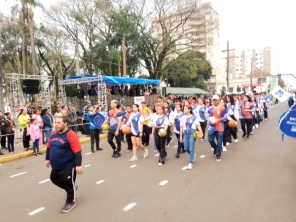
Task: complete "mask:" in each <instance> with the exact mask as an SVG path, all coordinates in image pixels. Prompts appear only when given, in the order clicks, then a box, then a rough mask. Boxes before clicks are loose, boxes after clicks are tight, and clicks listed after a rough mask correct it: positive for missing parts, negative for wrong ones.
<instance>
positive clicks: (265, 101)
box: [261, 92, 269, 120]
mask: <svg viewBox="0 0 296 222" xmlns="http://www.w3.org/2000/svg"><path fill="white" fill-rule="evenodd" d="M261 103H262V104H263V113H264V119H265V120H268V103H269V99H268V96H267V95H266V93H265V92H264V93H262V96H261Z"/></svg>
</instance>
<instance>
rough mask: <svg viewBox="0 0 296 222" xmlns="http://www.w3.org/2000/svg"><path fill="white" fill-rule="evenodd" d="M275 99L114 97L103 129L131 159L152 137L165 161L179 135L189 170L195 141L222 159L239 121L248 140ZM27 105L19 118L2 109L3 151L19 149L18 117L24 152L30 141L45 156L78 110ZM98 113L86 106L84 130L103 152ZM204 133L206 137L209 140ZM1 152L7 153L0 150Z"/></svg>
mask: <svg viewBox="0 0 296 222" xmlns="http://www.w3.org/2000/svg"><path fill="white" fill-rule="evenodd" d="M273 102H274V101H273V98H272V96H270V95H267V94H266V93H262V94H257V93H255V94H254V95H252V96H249V95H244V94H239V95H225V96H218V95H214V96H212V97H206V96H204V95H201V96H200V97H194V96H190V97H187V98H182V97H179V96H168V97H166V98H165V99H164V100H163V98H162V97H161V96H159V97H158V99H157V102H156V103H155V104H154V105H153V106H151V105H147V104H146V102H144V101H143V102H142V103H141V105H140V107H139V106H138V105H137V104H134V105H126V106H124V107H123V106H122V105H120V104H118V102H117V101H116V100H112V101H111V104H110V106H111V107H110V110H109V112H108V118H106V120H105V122H104V123H103V124H102V126H103V127H102V128H104V126H105V125H107V124H109V127H107V129H108V128H109V129H108V143H109V144H110V146H111V148H112V150H113V153H112V157H114V158H118V157H120V156H121V145H122V143H123V142H125V141H126V142H127V146H128V147H127V149H128V150H131V151H132V152H133V155H132V157H131V159H130V161H135V160H137V159H138V157H137V150H138V148H140V149H141V150H142V151H143V155H144V158H146V157H147V156H148V149H147V146H149V143H150V136H152V137H153V140H152V141H153V148H154V152H159V161H158V164H159V165H163V164H165V159H166V156H167V152H166V147H168V146H169V144H170V142H171V140H172V136H173V134H175V136H176V140H177V141H178V143H177V152H176V154H175V156H176V158H179V157H180V154H182V153H185V152H187V153H188V154H189V164H188V167H187V168H188V169H191V168H192V167H193V163H194V160H195V157H196V155H195V151H194V149H195V143H196V141H197V140H198V141H199V142H204V141H205V140H207V141H208V142H209V143H210V146H211V147H212V149H213V153H214V155H215V156H216V160H217V161H220V160H221V155H222V152H223V151H224V152H226V151H227V148H226V146H227V145H229V144H231V143H232V142H234V143H237V142H238V136H237V132H238V129H237V124H238V123H240V125H241V129H242V132H243V138H244V139H249V138H250V135H252V133H253V129H254V128H258V127H259V124H260V122H262V120H264V119H268V108H269V105H271V104H273ZM29 105H30V104H26V105H25V106H24V107H23V108H22V109H21V110H20V113H19V115H18V116H17V118H16V120H14V119H13V118H12V117H11V114H10V113H5V114H4V115H3V113H2V112H0V123H1V133H2V137H1V147H2V148H1V150H8V152H9V153H10V154H13V153H14V152H15V150H14V136H15V130H16V124H15V121H18V122H19V130H20V132H21V134H22V142H23V148H24V150H25V151H27V150H28V149H29V147H30V141H31V142H32V144H33V155H34V156H37V155H41V153H40V151H39V148H40V147H41V146H42V145H43V144H45V143H46V142H47V141H48V140H49V137H50V134H51V133H52V130H53V125H54V122H55V119H56V118H57V117H59V116H67V117H68V121H69V124H68V126H69V128H70V129H72V130H73V131H74V132H77V127H78V125H77V112H76V111H75V110H74V108H73V104H72V103H69V104H68V106H60V104H57V106H56V107H55V111H54V113H53V115H51V114H50V113H49V110H48V109H43V110H40V109H37V108H34V109H30V108H29ZM98 111H99V107H98V106H97V105H91V104H90V103H89V104H87V106H85V107H84V115H85V119H87V121H86V123H90V124H88V127H89V128H88V129H87V130H86V131H87V134H89V135H90V140H91V151H92V152H95V149H94V148H96V150H102V148H100V147H99V143H100V137H99V134H100V133H102V132H101V131H102V130H101V129H98V128H96V126H94V125H93V124H92V122H93V117H94V114H96V113H97V112H98ZM230 121H232V123H233V121H234V123H235V124H234V125H233V124H232V125H231V126H230V125H229V122H230ZM126 126H129V127H130V130H128V132H127V133H124V131H125V130H124V128H126ZM127 129H128V128H127ZM129 131H130V132H129ZM206 131H207V134H208V136H207V139H205V135H206ZM124 137H125V139H124ZM114 138H115V143H114V142H113V140H114ZM0 154H4V153H3V152H2V151H1V153H0Z"/></svg>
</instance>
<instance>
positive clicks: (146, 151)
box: [144, 149, 148, 158]
mask: <svg viewBox="0 0 296 222" xmlns="http://www.w3.org/2000/svg"><path fill="white" fill-rule="evenodd" d="M147 156H148V149H145V151H144V158H146V157H147Z"/></svg>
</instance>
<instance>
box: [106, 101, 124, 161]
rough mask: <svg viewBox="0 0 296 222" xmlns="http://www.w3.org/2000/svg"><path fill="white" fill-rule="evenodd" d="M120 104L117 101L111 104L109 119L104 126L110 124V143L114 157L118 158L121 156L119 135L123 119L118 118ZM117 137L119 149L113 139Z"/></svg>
mask: <svg viewBox="0 0 296 222" xmlns="http://www.w3.org/2000/svg"><path fill="white" fill-rule="evenodd" d="M117 104H118V102H117V101H116V100H112V101H111V102H110V106H111V110H110V111H109V112H108V118H107V119H106V120H105V121H104V123H103V125H104V124H106V123H110V129H109V131H108V143H109V144H110V146H111V148H112V149H113V154H112V157H114V158H118V157H120V156H121V154H120V151H121V141H120V135H119V128H120V125H121V121H122V117H120V116H118V114H119V112H120V111H119V110H118V109H117ZM114 137H115V140H116V144H117V147H116V146H115V144H114V142H113V139H114Z"/></svg>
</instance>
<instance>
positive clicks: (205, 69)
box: [162, 51, 212, 90]
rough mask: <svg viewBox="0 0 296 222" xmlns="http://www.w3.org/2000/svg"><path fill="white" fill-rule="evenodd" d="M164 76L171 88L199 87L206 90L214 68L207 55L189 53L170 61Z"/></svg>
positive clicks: (163, 73)
mask: <svg viewBox="0 0 296 222" xmlns="http://www.w3.org/2000/svg"><path fill="white" fill-rule="evenodd" d="M162 75H163V79H164V80H165V81H166V82H167V83H169V84H170V86H175V87H198V88H201V89H205V90H206V88H207V87H206V85H205V83H204V81H205V80H208V79H209V78H210V77H211V75H212V67H211V64H210V63H209V61H207V60H206V58H205V54H203V53H200V52H194V51H188V52H185V53H184V54H182V55H180V56H178V58H176V59H173V60H172V61H170V62H169V63H168V64H167V66H166V67H165V69H164V71H163V72H162Z"/></svg>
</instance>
